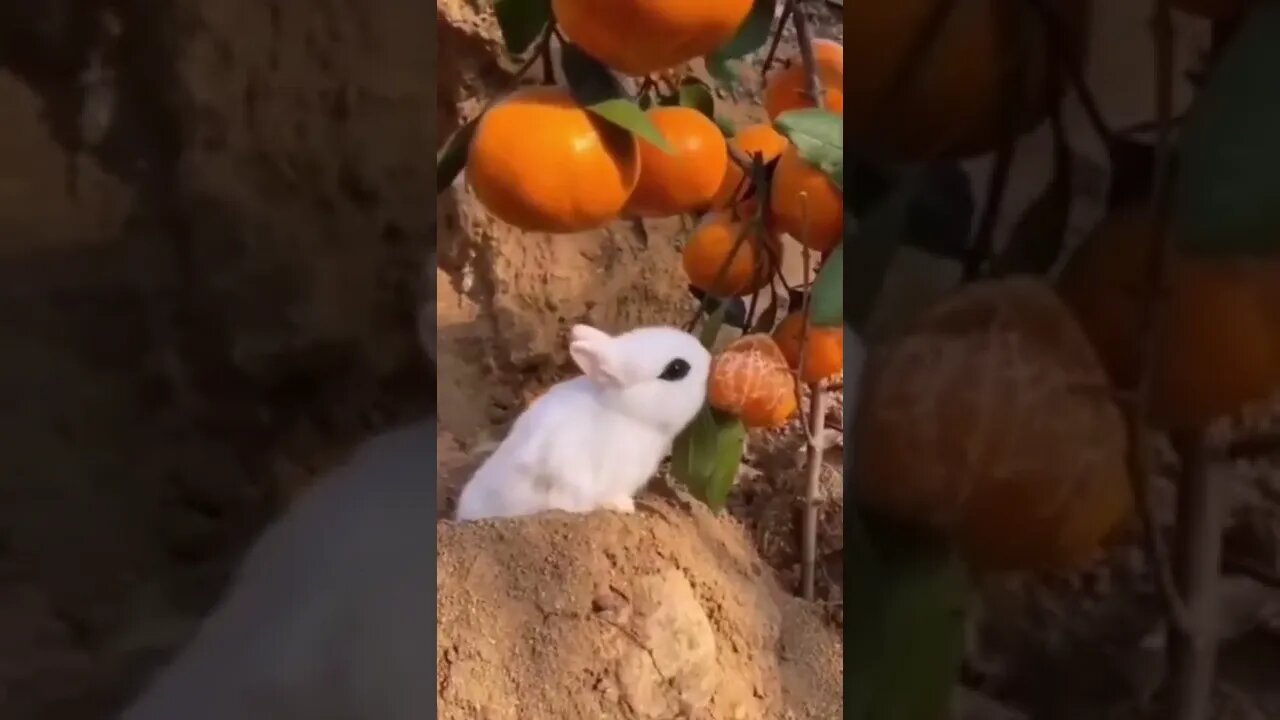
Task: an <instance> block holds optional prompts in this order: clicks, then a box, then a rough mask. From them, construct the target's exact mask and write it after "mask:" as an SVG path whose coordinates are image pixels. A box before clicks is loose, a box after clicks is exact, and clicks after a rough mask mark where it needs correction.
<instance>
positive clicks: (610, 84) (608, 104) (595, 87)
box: [560, 42, 672, 154]
mask: <svg viewBox="0 0 1280 720" xmlns="http://www.w3.org/2000/svg"><path fill="white" fill-rule="evenodd" d="M560 65H561V67H562V68H563V69H564V76H565V80H567V81H568V83H569V92H570V93H572V94H573V98H574V99H575V100H577V101H578V104H580V105H582V106H583V107H584V108H586V109H587V110H589V111H591V112H592V113H595V114H596V115H598V116H600V117H601V118H604V119H605V120H607V121H609V122H610V123H612V124H614V125H617V126H618V127H620V128H622V129H623V130H626V131H627V132H629V133H632V134H634V135H635V136H636V137H638V138H640V139H641V140H644V141H645V142H648V143H650V144H652V145H653V146H654V147H656V148H658V149H659V150H661V151H663V152H664V153H667V154H671V152H672V150H671V146H670V145H668V144H667V140H666V138H664V137H662V133H660V132H658V128H657V127H655V126H654V124H653V121H652V120H650V119H649V116H648V115H646V114H645V111H644V110H642V109H641V108H640V105H638V104H637V103H636V102H635V101H634V100H632V99H631V98H630V97H629V96H628V95H627V92H626V90H624V89H623V87H622V83H621V82H619V81H618V77H617V76H616V75H614V74H613V72H612V71H610V70H609V68H608V67H607V66H605V64H604V63H602V62H600V61H599V60H596V59H595V58H593V57H591V56H590V55H588V54H587V53H586V51H584V50H583V49H582V48H580V47H578V46H577V45H574V44H573V43H568V42H566V43H564V44H563V45H562V46H561V47H560Z"/></svg>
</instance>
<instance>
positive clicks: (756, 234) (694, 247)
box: [682, 211, 782, 297]
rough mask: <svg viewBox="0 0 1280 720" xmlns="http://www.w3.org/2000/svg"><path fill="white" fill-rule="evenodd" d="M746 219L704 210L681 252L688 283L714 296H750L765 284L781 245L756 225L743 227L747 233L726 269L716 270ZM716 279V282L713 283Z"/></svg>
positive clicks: (723, 260)
mask: <svg viewBox="0 0 1280 720" xmlns="http://www.w3.org/2000/svg"><path fill="white" fill-rule="evenodd" d="M750 225H751V223H750V222H746V221H742V220H735V219H733V217H732V216H731V215H730V214H729V213H728V212H726V211H716V212H711V213H708V214H707V215H706V216H704V217H703V218H702V220H701V221H700V222H699V223H698V226H697V227H696V228H694V230H693V232H692V233H691V234H690V235H689V239H688V240H687V241H686V242H685V245H684V250H683V252H682V260H683V264H684V272H685V275H687V276H688V277H689V284H690V285H693V286H694V287H696V288H698V289H699V290H701V291H703V292H705V293H707V294H709V295H713V296H716V297H737V296H740V295H750V294H751V293H754V292H756V291H757V290H760V289H761V288H763V287H765V286H766V285H768V284H769V280H770V278H772V277H773V274H774V269H775V268H776V267H777V266H776V264H775V263H774V262H773V260H774V259H777V258H779V257H780V256H781V255H780V253H781V252H782V246H781V244H780V243H779V242H778V240H777V238H775V237H773V236H772V235H770V234H769V233H768V232H766V231H765V230H763V229H759V228H758V226H756V227H757V229H755V230H747V231H746V232H747V236H746V238H745V240H744V241H743V242H742V244H741V245H740V246H739V247H738V251H737V253H734V254H733V260H732V262H730V263H729V269H728V270H726V271H725V272H724V275H723V277H721V276H720V269H721V267H722V266H723V265H724V264H725V262H726V261H727V260H728V259H729V255H730V253H732V252H733V247H734V245H735V243H737V240H738V237H739V236H740V235H741V234H742V233H743V232H744V228H747V227H748V226H750ZM717 279H718V280H719V282H717Z"/></svg>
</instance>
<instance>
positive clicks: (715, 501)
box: [671, 407, 747, 510]
mask: <svg viewBox="0 0 1280 720" xmlns="http://www.w3.org/2000/svg"><path fill="white" fill-rule="evenodd" d="M746 438H747V429H746V427H744V426H743V424H742V422H741V421H740V420H738V419H737V418H734V417H729V416H727V415H724V414H723V413H720V412H717V411H716V410H714V409H712V408H710V407H703V409H702V410H701V411H700V412H699V413H698V415H697V417H695V418H694V419H693V422H691V423H690V424H689V426H688V427H686V428H685V429H684V430H683V431H682V432H681V433H680V434H679V435H678V436H676V439H675V442H674V443H673V444H672V447H671V474H672V475H673V476H674V477H675V478H676V480H678V481H680V482H681V483H683V484H684V485H685V487H687V488H689V492H690V493H692V494H693V496H694V497H696V498H698V499H699V500H701V501H702V502H704V503H706V504H707V505H708V506H709V507H711V508H712V509H714V510H718V509H720V508H722V507H724V504H725V501H726V500H727V499H728V497H729V491H730V490H731V489H732V488H733V482H734V480H735V479H737V476H738V465H740V464H741V462H742V449H743V444H744V443H745V441H746Z"/></svg>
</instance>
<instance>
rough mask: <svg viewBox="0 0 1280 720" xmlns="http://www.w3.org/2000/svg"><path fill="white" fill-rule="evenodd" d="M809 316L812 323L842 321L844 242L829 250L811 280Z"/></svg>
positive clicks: (826, 323) (822, 324)
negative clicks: (825, 259)
mask: <svg viewBox="0 0 1280 720" xmlns="http://www.w3.org/2000/svg"><path fill="white" fill-rule="evenodd" d="M809 318H810V320H811V321H812V322H813V324H814V325H819V326H836V325H840V324H841V323H843V322H844V243H840V244H839V245H837V246H836V247H835V249H834V250H832V251H831V256H830V257H828V258H827V261H826V262H824V263H823V264H822V269H821V270H819V271H818V277H817V279H816V280H814V281H813V297H812V298H811V299H810V300H809Z"/></svg>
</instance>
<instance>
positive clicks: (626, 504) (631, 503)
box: [600, 495, 636, 513]
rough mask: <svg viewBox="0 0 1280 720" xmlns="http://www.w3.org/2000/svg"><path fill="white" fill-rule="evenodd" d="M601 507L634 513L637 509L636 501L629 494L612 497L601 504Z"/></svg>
mask: <svg viewBox="0 0 1280 720" xmlns="http://www.w3.org/2000/svg"><path fill="white" fill-rule="evenodd" d="M600 507H602V508H604V509H606V510H613V511H614V512H620V513H633V512H635V511H636V501H635V500H633V499H631V497H630V496H628V495H623V496H622V497H617V498H611V499H609V500H606V501H604V502H603V503H601V504H600Z"/></svg>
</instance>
